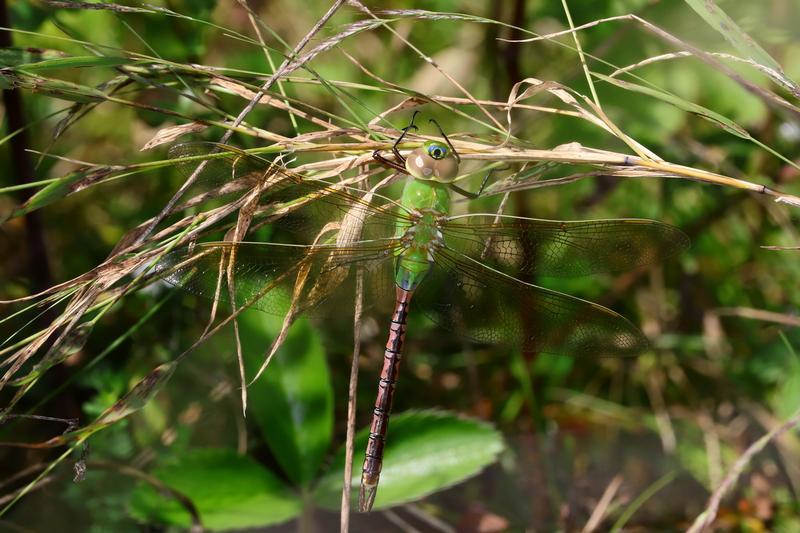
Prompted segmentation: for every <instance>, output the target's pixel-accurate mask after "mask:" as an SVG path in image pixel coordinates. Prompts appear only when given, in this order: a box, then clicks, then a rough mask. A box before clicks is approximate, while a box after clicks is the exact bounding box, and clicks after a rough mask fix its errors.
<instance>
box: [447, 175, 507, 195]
mask: <svg viewBox="0 0 800 533" xmlns="http://www.w3.org/2000/svg"><path fill="white" fill-rule="evenodd" d="M496 170H500V169H497V168H493V169H491V170H489V172H487V173H486V176H484V177H483V181H482V182H481V186H480V188H479V189H478V192H469V191H467V190H465V189H462V188H461V187H459V186H458V185H456V184H455V183H451V184H450V188H451V189H453V191H454V192H457V193H458V194H460V195H461V196H464V197H466V198H469V199H470V200H474V199H476V198H478V197H479V196H480V195H481V193H483V190H484V189H485V188H486V184H487V183H488V182H489V177H490V176H491V175H492V172H494V171H496Z"/></svg>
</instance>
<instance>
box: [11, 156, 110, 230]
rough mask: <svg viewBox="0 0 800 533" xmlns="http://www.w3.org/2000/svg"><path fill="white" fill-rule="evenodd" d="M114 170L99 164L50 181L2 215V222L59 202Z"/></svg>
mask: <svg viewBox="0 0 800 533" xmlns="http://www.w3.org/2000/svg"><path fill="white" fill-rule="evenodd" d="M112 171H113V169H112V168H110V167H104V166H98V167H92V168H87V169H81V170H76V171H75V172H72V173H70V174H67V175H66V176H62V177H60V178H58V179H57V180H55V181H53V182H50V183H48V184H47V185H46V186H44V187H43V188H42V189H40V190H38V191H36V193H35V194H34V195H33V196H31V197H30V198H29V199H28V201H26V202H25V203H24V204H22V205H21V206H19V207H17V208H16V209H14V210H13V211H12V212H11V213H9V214H8V215H5V216H0V224H2V223H3V222H5V221H6V220H9V219H12V218H16V217H20V216H22V215H26V214H28V213H30V212H31V211H36V210H37V209H41V208H42V207H44V206H46V205H49V204H52V203H54V202H57V201H58V200H61V199H62V198H64V197H65V196H68V195H70V194H72V193H74V192H78V191H80V190H82V189H85V188H86V187H89V186H90V185H92V184H94V183H95V182H97V181H98V180H101V179H102V178H104V177H106V176H108V175H109V174H110V173H111V172H112Z"/></svg>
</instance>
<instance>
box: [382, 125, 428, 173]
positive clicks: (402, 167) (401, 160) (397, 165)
mask: <svg viewBox="0 0 800 533" xmlns="http://www.w3.org/2000/svg"><path fill="white" fill-rule="evenodd" d="M418 113H419V111H414V114H413V115H411V123H410V124H409V125H408V126H406V127H405V128H403V133H401V134H400V137H398V138H397V140H396V141H395V142H394V144H393V145H392V153H393V154H394V156H395V157H396V158H397V161H392V160H390V159H386V158H385V157H383V156H382V155H381V153H380V151H379V150H375V151H374V152H372V158H373V159H375V160H376V161H377V162H378V163H380V164H382V165H384V166H387V167H390V168H393V169H395V170H398V171H400V172H402V173H404V174H407V172H406V158H405V157H403V154H401V153H400V150H398V149H397V147H398V146H399V145H400V143H401V142H402V141H403V137H405V136H406V133H408V130H410V129H413V130H414V131H417V130H418V129H419V128H417V125H416V124H414V120H415V119H416V118H417V114H418Z"/></svg>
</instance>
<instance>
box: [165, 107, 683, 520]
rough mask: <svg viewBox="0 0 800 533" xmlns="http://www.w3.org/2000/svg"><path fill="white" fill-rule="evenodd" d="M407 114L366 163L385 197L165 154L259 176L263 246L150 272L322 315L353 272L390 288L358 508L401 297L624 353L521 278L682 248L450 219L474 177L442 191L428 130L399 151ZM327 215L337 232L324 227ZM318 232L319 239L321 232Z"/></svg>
mask: <svg viewBox="0 0 800 533" xmlns="http://www.w3.org/2000/svg"><path fill="white" fill-rule="evenodd" d="M414 117H416V114H415V115H414ZM414 117H412V121H411V124H409V126H407V127H406V128H404V129H403V130H402V134H401V135H400V136H399V137H398V139H397V140H396V142H395V143H394V146H393V147H392V148H391V152H392V154H393V156H394V157H393V158H391V159H390V157H389V156H388V154H387V155H386V156H384V155H383V154H381V153H380V152H379V151H376V152H375V153H374V154H373V157H374V160H375V161H376V162H377V163H380V164H381V165H384V166H386V167H389V168H390V169H392V170H395V171H397V172H400V173H402V174H404V175H406V178H405V179H406V182H405V184H404V186H403V190H402V194H401V196H400V199H399V201H398V200H393V199H391V198H389V197H386V196H382V195H380V194H377V193H375V192H369V193H364V191H361V190H356V189H354V188H353V187H352V186H345V185H342V182H330V181H325V180H313V179H307V178H306V177H304V176H302V175H300V174H298V173H295V172H293V171H292V170H291V169H289V168H287V167H286V166H285V165H282V164H277V163H274V162H270V161H269V160H267V159H265V158H261V157H259V156H257V155H253V154H252V153H249V152H244V151H242V150H239V149H236V148H234V147H230V146H225V145H210V144H208V143H205V144H204V143H189V144H182V145H177V146H175V147H173V149H172V150H171V152H170V156H171V157H173V158H175V161H176V164H178V165H181V166H182V167H185V170H184V173H186V174H189V173H191V172H192V171H195V169H196V168H197V165H198V161H199V160H203V161H205V162H206V163H207V164H206V167H205V169H203V171H202V172H201V174H200V176H199V178H198V179H199V180H201V181H202V180H206V182H207V183H209V182H210V183H212V184H222V183H224V182H225V181H226V180H227V181H231V180H233V181H238V180H249V181H248V182H247V183H249V184H250V185H252V184H253V183H256V182H258V180H267V181H269V183H270V185H269V186H268V187H264V188H263V193H262V195H261V199H260V203H259V212H260V213H261V215H260V216H263V217H264V220H266V221H269V222H270V223H271V225H270V227H271V228H272V229H273V230H274V231H273V235H274V236H275V238H274V239H272V240H271V242H208V243H202V244H197V245H194V246H192V247H186V248H185V249H180V250H176V251H173V252H170V253H169V254H167V255H165V256H164V257H163V258H162V259H161V260H160V262H159V263H158V265H157V266H156V270H157V272H158V274H159V275H160V276H161V277H162V278H163V279H165V280H166V281H167V282H168V283H170V284H172V285H175V286H177V287H180V288H182V289H185V290H188V291H190V292H192V293H195V294H198V295H201V296H205V297H209V298H212V299H216V300H219V301H227V302H229V303H230V304H231V305H232V306H234V307H236V308H240V307H255V308H258V309H261V310H263V311H266V312H270V313H277V314H283V313H285V312H286V310H287V308H290V307H294V308H296V310H297V312H303V313H309V314H312V315H313V314H314V313H315V312H317V313H320V314H319V316H321V317H322V318H323V319H324V318H327V317H330V316H333V315H332V314H331V313H333V312H334V311H332V310H331V309H334V310H335V309H336V307H337V306H338V305H340V304H341V303H342V302H346V301H352V300H353V296H352V293H351V292H350V291H352V290H353V284H352V280H353V279H356V276H361V279H362V280H363V283H362V285H361V286H362V287H363V288H364V291H365V293H366V296H365V297H364V301H366V302H381V301H385V302H386V303H387V304H389V305H390V304H391V300H390V297H389V295H388V294H389V293H390V291H391V289H392V287H393V288H394V305H393V307H390V309H391V319H390V323H389V328H388V329H389V332H388V339H387V342H386V346H385V351H384V358H383V364H382V369H381V372H380V378H379V383H378V390H377V394H376V399H375V407H374V409H373V414H372V422H371V424H370V430H369V437H368V440H367V447H366V452H365V457H364V462H363V466H362V473H361V484H360V488H359V510H360V511H361V512H368V511H370V510H371V508H372V506H373V504H374V501H375V497H376V494H377V490H378V484H379V480H380V474H381V469H382V466H383V452H384V448H385V445H386V442H387V434H388V428H389V418H390V413H391V409H392V403H393V399H394V394H395V390H396V386H397V379H398V373H399V369H400V362H401V359H402V353H403V345H404V343H405V339H406V332H407V328H408V316H409V313H410V310H411V303H412V300H413V302H414V305H415V306H418V307H419V308H420V309H421V311H423V312H425V313H426V314H427V315H428V316H429V317H430V318H432V319H433V321H434V322H435V323H437V324H438V325H439V326H441V327H442V328H444V329H446V330H449V331H454V332H457V333H458V334H460V335H461V336H463V337H465V338H466V339H468V340H470V341H473V342H476V343H481V344H493V343H502V344H508V345H511V346H516V347H519V348H522V349H524V350H526V351H530V352H534V353H550V354H560V355H567V356H573V357H578V358H581V357H585V358H588V357H632V356H636V355H638V354H640V353H642V352H643V351H645V350H646V349H647V348H648V346H649V344H648V341H647V339H646V337H645V336H644V334H643V333H642V332H641V331H640V330H639V329H638V328H637V327H636V326H635V325H633V324H632V323H631V322H630V321H628V320H627V319H626V318H624V317H623V316H621V315H620V314H618V313H616V312H615V311H612V310H610V309H608V308H606V307H603V306H601V305H599V304H596V303H593V302H589V301H586V300H583V299H580V298H576V297H574V296H570V295H567V294H564V293H561V292H557V291H554V290H550V289H547V288H544V287H541V286H538V285H535V284H532V283H529V282H527V281H523V279H521V278H525V279H538V278H539V277H575V276H584V275H589V274H596V273H608V272H620V271H626V270H633V269H636V268H639V267H642V266H645V265H651V264H654V263H658V262H661V261H663V260H664V259H666V258H669V257H672V256H675V255H677V254H679V253H680V252H681V251H683V250H684V249H685V248H686V247H687V246H688V238H687V237H686V235H685V234H684V233H683V232H681V231H680V229H678V228H676V227H674V226H671V225H669V224H665V223H662V222H658V221H654V220H646V219H605V220H584V221H559V220H543V219H535V218H525V217H518V216H512V215H504V214H495V213H474V214H451V213H450V193H451V191H455V192H457V193H458V194H461V195H463V196H466V197H467V198H474V197H476V196H478V195H479V194H480V193H481V190H482V189H483V185H485V184H486V179H484V181H483V185H482V186H481V190H479V191H478V193H471V192H469V191H466V190H464V189H462V188H461V187H459V186H457V185H456V184H455V180H456V178H457V177H458V174H459V169H460V164H461V158H460V155H459V154H458V152H457V151H456V149H455V148H454V146H453V144H452V143H451V141H450V140H449V139H448V138H447V136H446V135H445V133H444V131H442V129H441V127H439V126H438V124H436V126H437V128H438V130H439V132H440V135H441V138H442V140H429V141H426V142H424V143H423V144H422V145H421V146H419V147H418V148H416V149H414V150H413V151H411V152H410V153H408V155H407V156H404V155H403V154H402V153H401V152H400V150H399V148H398V146H399V144H400V142H401V140H402V139H403V138H404V137H405V135H406V134H407V133H408V131H410V130H412V129H416V128H417V126H416V125H415V124H414ZM487 178H488V176H487ZM332 220H339V221H340V223H339V225H338V226H336V225H334V226H331V224H330V222H331V221H332ZM354 221H355V222H354ZM332 227H333V228H338V229H339V232H338V233H336V232H335V231H331V228H332ZM326 231H328V232H330V233H331V235H328V236H327V237H324V236H321V235H322V234H323V233H325V232H326ZM312 237H313V241H312V242H311V243H310V244H309V243H308V239H311V238H312ZM298 241H300V242H298Z"/></svg>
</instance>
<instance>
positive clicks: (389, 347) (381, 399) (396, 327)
mask: <svg viewBox="0 0 800 533" xmlns="http://www.w3.org/2000/svg"><path fill="white" fill-rule="evenodd" d="M413 294H414V292H413V291H408V290H405V289H403V288H401V287H397V297H396V300H395V308H394V313H393V314H392V322H391V326H390V328H389V338H388V340H387V341H386V350H385V351H384V353H383V368H382V369H381V378H380V381H379V382H378V395H377V397H376V398H375V409H374V410H373V412H372V425H371V426H370V431H369V439H368V441H367V453H366V455H365V457H364V466H363V467H362V469H361V489H360V491H359V509H360V510H361V512H367V511H369V510H370V509H371V508H372V503H373V502H374V500H375V493H376V492H377V489H378V480H379V479H380V476H381V468H382V467H383V448H384V445H385V444H386V431H387V430H388V429H389V415H390V413H391V411H392V400H393V399H394V390H395V384H396V382H397V374H398V372H399V371H400V361H401V359H402V353H403V343H404V342H405V338H406V329H407V324H408V306H409V304H410V303H411V297H412V295H413Z"/></svg>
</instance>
